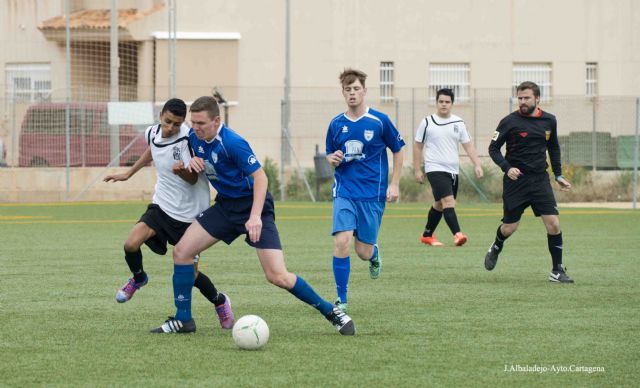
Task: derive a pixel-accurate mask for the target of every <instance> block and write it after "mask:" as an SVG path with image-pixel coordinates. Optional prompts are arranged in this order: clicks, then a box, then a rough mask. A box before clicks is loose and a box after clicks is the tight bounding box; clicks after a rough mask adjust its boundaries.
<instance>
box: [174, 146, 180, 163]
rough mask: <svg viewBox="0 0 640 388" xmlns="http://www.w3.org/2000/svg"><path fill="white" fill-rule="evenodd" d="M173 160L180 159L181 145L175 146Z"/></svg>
mask: <svg viewBox="0 0 640 388" xmlns="http://www.w3.org/2000/svg"><path fill="white" fill-rule="evenodd" d="M173 160H180V147H178V146H173Z"/></svg>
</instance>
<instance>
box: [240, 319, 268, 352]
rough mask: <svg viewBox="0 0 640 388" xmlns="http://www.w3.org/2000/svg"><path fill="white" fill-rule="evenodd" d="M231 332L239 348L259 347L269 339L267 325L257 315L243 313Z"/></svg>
mask: <svg viewBox="0 0 640 388" xmlns="http://www.w3.org/2000/svg"><path fill="white" fill-rule="evenodd" d="M231 334H232V335H233V340H234V341H235V343H236V345H238V347H239V348H240V349H246V350H255V349H260V348H261V347H263V346H264V345H266V344H267V341H269V326H267V322H265V321H264V319H262V318H260V317H259V316H257V315H245V316H243V317H242V318H240V319H238V320H237V321H236V323H235V325H233V330H232V331H231Z"/></svg>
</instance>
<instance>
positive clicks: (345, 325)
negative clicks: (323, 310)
mask: <svg viewBox="0 0 640 388" xmlns="http://www.w3.org/2000/svg"><path fill="white" fill-rule="evenodd" d="M326 318H327V320H328V321H329V322H331V324H332V325H333V326H334V327H335V328H336V330H338V332H339V333H340V334H342V335H354V334H356V325H355V324H354V323H353V320H351V317H350V316H348V315H347V314H345V312H344V311H342V310H340V308H339V307H334V308H333V310H331V312H330V313H329V314H328V315H327V316H326Z"/></svg>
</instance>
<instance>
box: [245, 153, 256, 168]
mask: <svg viewBox="0 0 640 388" xmlns="http://www.w3.org/2000/svg"><path fill="white" fill-rule="evenodd" d="M257 161H258V159H256V157H255V156H254V155H249V159H247V163H249V166H251V165H254V164H256V162H257Z"/></svg>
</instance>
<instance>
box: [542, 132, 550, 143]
mask: <svg viewBox="0 0 640 388" xmlns="http://www.w3.org/2000/svg"><path fill="white" fill-rule="evenodd" d="M544 138H545V139H547V141H549V139H550V138H551V131H544Z"/></svg>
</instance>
